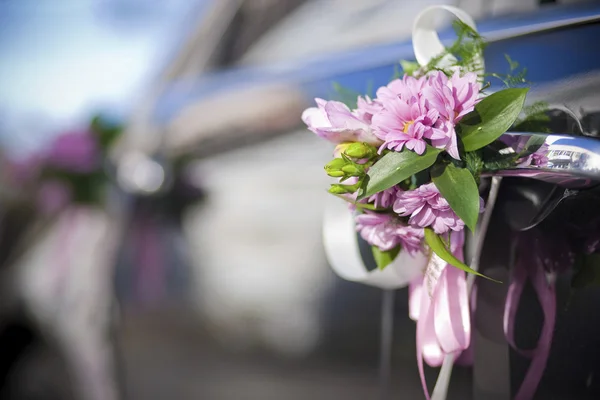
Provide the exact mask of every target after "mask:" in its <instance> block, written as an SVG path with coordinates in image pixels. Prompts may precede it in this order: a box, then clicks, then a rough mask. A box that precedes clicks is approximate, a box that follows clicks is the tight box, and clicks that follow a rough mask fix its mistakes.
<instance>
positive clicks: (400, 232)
mask: <svg viewBox="0 0 600 400" xmlns="http://www.w3.org/2000/svg"><path fill="white" fill-rule="evenodd" d="M356 229H357V231H359V232H360V235H361V237H362V238H363V239H364V240H365V241H366V242H367V243H369V244H370V245H372V246H377V247H378V248H379V249H380V250H381V251H388V250H392V249H393V248H395V247H396V246H398V245H401V246H402V249H403V250H405V251H408V252H409V254H415V253H417V252H419V251H421V245H422V239H423V230H422V229H416V228H413V227H411V226H406V225H404V224H402V223H401V222H400V221H399V220H398V219H396V218H394V217H393V216H392V215H390V214H379V213H373V212H366V213H364V214H360V215H357V216H356Z"/></svg>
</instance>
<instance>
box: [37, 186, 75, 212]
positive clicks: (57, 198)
mask: <svg viewBox="0 0 600 400" xmlns="http://www.w3.org/2000/svg"><path fill="white" fill-rule="evenodd" d="M70 200H71V189H70V188H69V186H68V185H67V184H66V183H64V182H61V181H58V180H48V181H44V182H42V183H41V184H40V186H39V188H38V193H37V198H36V201H37V207H38V210H40V212H42V214H45V215H52V214H55V213H57V212H58V211H60V210H61V209H63V208H64V207H65V206H66V205H67V204H69V201H70Z"/></svg>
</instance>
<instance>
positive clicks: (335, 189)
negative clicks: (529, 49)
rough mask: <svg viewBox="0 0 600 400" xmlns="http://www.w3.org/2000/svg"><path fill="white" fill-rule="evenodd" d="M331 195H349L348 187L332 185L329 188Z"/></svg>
mask: <svg viewBox="0 0 600 400" xmlns="http://www.w3.org/2000/svg"><path fill="white" fill-rule="evenodd" d="M329 193H331V194H346V193H349V190H348V187H347V186H346V185H338V184H335V185H331V187H330V188H329Z"/></svg>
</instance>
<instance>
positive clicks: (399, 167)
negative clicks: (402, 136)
mask: <svg viewBox="0 0 600 400" xmlns="http://www.w3.org/2000/svg"><path fill="white" fill-rule="evenodd" d="M440 152H441V150H440V149H436V148H433V147H431V146H429V145H428V146H427V149H426V150H425V153H423V154H421V155H418V154H417V153H415V152H414V151H410V150H408V149H404V150H402V151H401V152H399V153H398V152H395V151H391V152H389V153H387V154H386V155H384V156H383V157H381V159H380V160H379V161H377V162H376V163H375V164H373V166H372V167H371V168H370V169H369V172H368V173H367V176H368V177H369V179H368V180H367V184H366V188H365V190H364V191H362V193H359V197H358V200H360V199H363V198H365V197H368V196H371V195H374V194H375V193H378V192H381V191H382V190H385V189H389V188H391V187H392V186H394V185H396V184H398V183H399V182H402V181H403V180H405V179H408V178H410V177H411V176H412V175H414V174H416V173H417V172H421V171H423V170H424V169H426V168H429V167H431V166H432V165H433V163H434V162H435V160H436V159H437V156H438V154H440Z"/></svg>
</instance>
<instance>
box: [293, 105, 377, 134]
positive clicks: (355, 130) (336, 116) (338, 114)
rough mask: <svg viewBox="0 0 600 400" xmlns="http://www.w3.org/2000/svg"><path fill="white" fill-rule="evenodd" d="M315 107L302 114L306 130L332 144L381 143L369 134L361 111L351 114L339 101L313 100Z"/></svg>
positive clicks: (369, 130)
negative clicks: (315, 103)
mask: <svg viewBox="0 0 600 400" xmlns="http://www.w3.org/2000/svg"><path fill="white" fill-rule="evenodd" d="M315 101H316V102H317V107H311V108H307V109H306V110H304V112H303V113H302V121H304V123H305V124H306V125H307V126H308V129H310V130H311V131H313V132H314V133H316V134H317V135H318V136H320V137H322V138H324V139H327V140H329V141H330V142H333V143H344V142H365V143H369V144H372V145H380V144H381V141H380V140H379V139H378V138H377V136H375V135H374V134H373V133H372V132H371V126H370V123H369V121H368V119H367V118H366V115H365V112H364V110H363V112H362V114H361V113H355V112H352V111H351V110H350V109H349V108H348V107H347V106H346V105H345V104H343V103H340V102H339V101H326V100H323V99H315Z"/></svg>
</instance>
